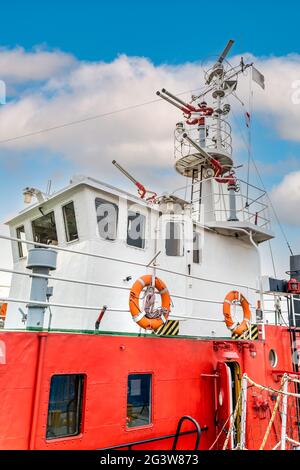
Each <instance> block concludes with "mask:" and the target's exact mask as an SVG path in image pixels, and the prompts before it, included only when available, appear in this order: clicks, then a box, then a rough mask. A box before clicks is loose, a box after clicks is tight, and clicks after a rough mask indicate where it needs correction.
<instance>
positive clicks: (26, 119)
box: [0, 48, 300, 182]
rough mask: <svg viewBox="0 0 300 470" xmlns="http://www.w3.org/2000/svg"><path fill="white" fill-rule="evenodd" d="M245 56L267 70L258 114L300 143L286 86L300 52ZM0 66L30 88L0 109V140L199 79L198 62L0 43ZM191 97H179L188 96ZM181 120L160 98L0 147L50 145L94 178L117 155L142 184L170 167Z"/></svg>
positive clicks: (298, 120) (243, 89)
mask: <svg viewBox="0 0 300 470" xmlns="http://www.w3.org/2000/svg"><path fill="white" fill-rule="evenodd" d="M249 58H250V60H254V61H255V63H256V65H257V67H258V68H259V69H260V70H261V71H262V72H263V73H264V74H265V76H266V90H265V91H262V90H261V89H260V88H259V87H258V86H257V85H255V84H253V89H254V91H255V110H256V112H257V113H259V114H260V115H261V116H262V117H263V118H265V119H266V121H267V123H268V125H270V126H272V127H273V128H274V130H275V131H276V132H278V133H279V135H280V136H281V137H282V138H287V139H293V140H298V141H299V140H300V134H299V133H298V131H297V129H298V127H299V126H300V112H299V111H300V105H296V104H294V103H293V100H292V94H293V92H295V89H293V88H292V84H293V82H294V81H295V80H297V79H299V77H300V56H298V55H290V56H287V57H281V58H276V57H272V58H262V59H255V58H253V57H249ZM233 60H234V61H236V60H237V58H234V59H233ZM0 67H1V69H2V70H6V72H5V73H6V74H7V75H6V76H7V81H8V85H10V83H12V84H14V83H15V82H20V84H22V83H23V82H26V81H31V82H32V83H30V85H29V89H30V94H29V93H28V88H27V89H24V88H22V87H20V88H19V89H18V90H19V96H18V97H16V99H15V100H13V101H11V102H9V103H8V104H6V105H5V106H4V107H2V108H1V112H0V141H1V140H5V139H7V138H10V137H14V136H18V135H22V134H27V133H30V132H33V131H36V130H39V129H43V128H47V127H52V126H56V125H60V124H63V123H65V122H69V121H73V120H77V119H82V118H85V117H89V116H93V115H97V114H101V113H106V112H110V111H114V110H118V109H120V108H124V107H126V106H131V105H133V104H137V103H142V102H145V101H148V100H154V99H155V98H156V95H155V91H156V90H157V89H161V88H162V87H166V88H167V89H169V90H170V91H172V92H173V93H177V92H181V91H184V90H190V89H196V88H198V87H199V86H201V85H202V84H203V73H202V72H203V70H202V67H201V66H200V65H199V64H190V63H187V64H182V65H179V66H168V65H159V66H155V65H153V64H152V63H151V62H150V61H149V60H147V59H145V58H142V57H127V56H124V55H122V56H120V57H118V58H116V59H115V60H114V61H112V62H110V63H105V62H82V61H77V60H76V59H75V58H74V57H72V56H71V55H68V54H64V53H62V52H60V51H54V52H49V51H44V50H36V51H34V52H29V53H28V52H26V51H24V50H23V49H21V48H19V49H14V50H5V49H2V50H0ZM35 80H43V83H42V85H41V84H38V86H35V85H34V81H35ZM247 93H248V78H247V77H245V78H244V79H242V80H241V82H240V94H241V97H242V99H243V100H244V101H245V102H247ZM189 95H190V93H187V95H185V96H184V98H187V99H188V98H189ZM240 111H241V109H240ZM180 119H182V116H181V112H180V111H179V110H176V109H175V108H173V107H171V106H170V105H168V104H167V103H165V102H162V101H159V102H157V103H152V104H150V105H148V106H145V107H141V108H138V109H134V110H130V111H124V112H121V113H118V114H114V115H111V116H107V117H104V118H101V119H97V120H93V121H89V122H86V123H82V124H80V125H74V126H72V127H65V128H63V129H59V130H56V131H54V132H49V133H43V134H40V135H36V136H33V137H29V138H26V139H22V140H15V141H13V142H9V143H7V144H1V148H4V149H7V150H9V149H12V150H14V151H16V150H17V151H22V150H28V149H29V150H30V149H41V153H42V152H45V151H47V150H49V151H51V152H52V153H53V152H54V153H58V154H60V155H62V156H63V157H64V158H66V159H68V160H70V161H72V162H75V163H76V164H78V165H79V166H81V167H82V169H83V171H86V172H87V173H89V172H93V173H94V172H95V171H96V172H97V173H98V174H99V177H101V175H102V174H104V175H106V176H108V177H110V175H111V173H112V171H114V172H115V170H114V169H113V168H112V166H111V160H112V159H114V158H115V159H117V160H119V161H120V162H121V163H123V164H124V165H125V166H127V167H129V169H130V168H132V169H135V170H136V169H137V168H139V167H144V168H145V167H146V169H147V171H145V175H146V176H145V179H146V182H147V179H148V178H147V175H148V174H150V171H151V169H153V170H154V171H156V170H158V169H161V170H164V171H165V170H170V169H171V167H172V164H173V142H172V136H173V131H174V124H175V123H176V122H177V121H178V120H180ZM242 125H243V123H242ZM254 138H255V136H254ZM235 142H236V144H237V146H238V147H240V146H241V138H240V136H235ZM296 158H297V156H296ZM283 159H284V156H283ZM114 174H115V173H114ZM151 178H152V175H151Z"/></svg>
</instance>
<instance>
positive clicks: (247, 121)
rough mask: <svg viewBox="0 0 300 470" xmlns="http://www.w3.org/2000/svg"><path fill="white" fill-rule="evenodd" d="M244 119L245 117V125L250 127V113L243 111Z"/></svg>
mask: <svg viewBox="0 0 300 470" xmlns="http://www.w3.org/2000/svg"><path fill="white" fill-rule="evenodd" d="M245 119H246V126H247V127H250V124H251V116H250V113H248V111H247V112H246V113H245Z"/></svg>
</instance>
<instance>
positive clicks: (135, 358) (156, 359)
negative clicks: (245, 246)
mask: <svg viewBox="0 0 300 470" xmlns="http://www.w3.org/2000/svg"><path fill="white" fill-rule="evenodd" d="M266 338H267V339H266V341H264V342H263V341H253V342H247V341H243V342H234V341H221V340H212V339H207V340H206V339H185V338H181V339H180V338H157V337H148V338H147V337H132V336H113V335H89V334H75V333H70V334H68V333H49V334H42V335H40V334H39V333H36V332H9V331H7V332H6V331H2V332H1V333H0V341H2V346H3V344H5V348H6V364H1V363H0V396H1V399H0V448H1V449H97V448H104V447H110V446H113V445H119V444H124V443H127V442H132V441H137V440H143V439H148V438H153V437H159V436H162V435H167V434H172V433H175V430H176V426H177V423H178V420H179V419H180V417H181V416H182V415H190V416H192V417H193V418H195V419H196V420H197V421H198V422H199V424H200V425H201V427H204V426H208V430H207V431H205V432H203V434H202V437H201V443H200V447H201V448H203V449H208V448H209V447H210V446H211V444H212V443H213V441H214V440H215V438H216V435H217V433H218V429H217V428H216V425H215V415H216V407H217V403H216V401H217V397H216V387H215V381H216V380H217V379H216V378H214V377H212V376H211V375H213V374H215V372H216V370H217V366H218V363H219V362H229V361H232V360H234V361H236V362H238V363H239V365H240V367H241V371H242V373H243V372H247V374H248V375H249V376H250V377H251V378H252V379H254V380H255V381H257V382H259V383H262V384H265V385H269V386H273V387H275V388H279V385H278V378H277V376H276V374H274V372H275V371H276V370H280V371H283V370H285V371H292V370H293V369H292V358H291V343H290V333H289V331H288V329H287V328H283V327H273V326H269V327H266ZM250 345H254V347H255V350H256V357H253V354H251V353H250V349H249V346H250ZM270 348H273V349H275V350H276V352H277V355H278V364H277V366H276V368H273V369H272V367H271V366H270V364H269V360H268V354H269V350H270ZM141 372H149V373H153V409H152V424H151V425H149V426H146V427H143V428H139V429H130V430H128V429H126V406H127V396H126V395H127V376H128V374H129V373H141ZM61 373H65V374H70V373H80V374H86V388H85V396H84V405H83V429H82V434H81V435H79V436H75V437H69V438H61V439H55V440H48V441H47V440H46V438H45V432H46V423H47V410H48V400H49V386H50V380H51V376H52V375H53V374H61ZM257 419H259V418H258V415H257V412H256V411H255V410H254V409H253V407H252V404H251V400H250V402H249V418H248V422H247V426H248V427H249V426H251V425H252V420H253V422H254V420H256V421H257ZM188 429H191V427H190V426H189V424H187V425H186V426H185V428H184V429H183V430H188ZM254 441H255V439H253V442H254ZM194 442H195V435H188V436H182V437H181V438H180V439H179V443H178V448H184V449H193V445H194ZM171 445H172V440H170V439H169V440H165V441H158V442H155V443H152V444H147V445H144V448H147V449H150V448H153V449H170V448H171ZM252 445H253V444H252V443H251V442H249V443H248V448H251V446H252ZM138 448H139V449H141V448H142V446H139V447H138Z"/></svg>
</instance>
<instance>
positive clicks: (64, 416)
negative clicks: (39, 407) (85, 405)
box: [46, 374, 84, 439]
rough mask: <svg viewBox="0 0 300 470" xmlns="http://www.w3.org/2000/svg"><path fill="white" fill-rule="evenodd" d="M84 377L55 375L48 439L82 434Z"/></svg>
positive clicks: (52, 383)
mask: <svg viewBox="0 0 300 470" xmlns="http://www.w3.org/2000/svg"><path fill="white" fill-rule="evenodd" d="M83 385H84V375H82V374H69V375H53V377H52V379H51V386H50V396H49V405H48V420H47V430H46V438H47V439H56V438H59V437H67V436H76V435H78V434H80V432H81V422H82V401H83Z"/></svg>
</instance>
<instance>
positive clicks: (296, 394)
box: [247, 377, 300, 398]
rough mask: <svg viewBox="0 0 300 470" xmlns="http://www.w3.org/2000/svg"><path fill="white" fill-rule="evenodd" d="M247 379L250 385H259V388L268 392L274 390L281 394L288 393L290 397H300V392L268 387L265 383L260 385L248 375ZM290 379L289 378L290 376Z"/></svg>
mask: <svg viewBox="0 0 300 470" xmlns="http://www.w3.org/2000/svg"><path fill="white" fill-rule="evenodd" d="M247 380H248V382H249V384H250V385H252V386H254V387H257V388H260V389H261V390H266V391H268V392H272V393H279V394H281V395H288V396H290V397H296V398H300V394H299V393H292V392H284V391H283V390H281V389H279V390H276V388H272V387H266V386H265V385H260V384H257V383H256V382H254V381H253V380H252V379H250V378H249V377H247ZM288 380H289V378H288Z"/></svg>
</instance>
